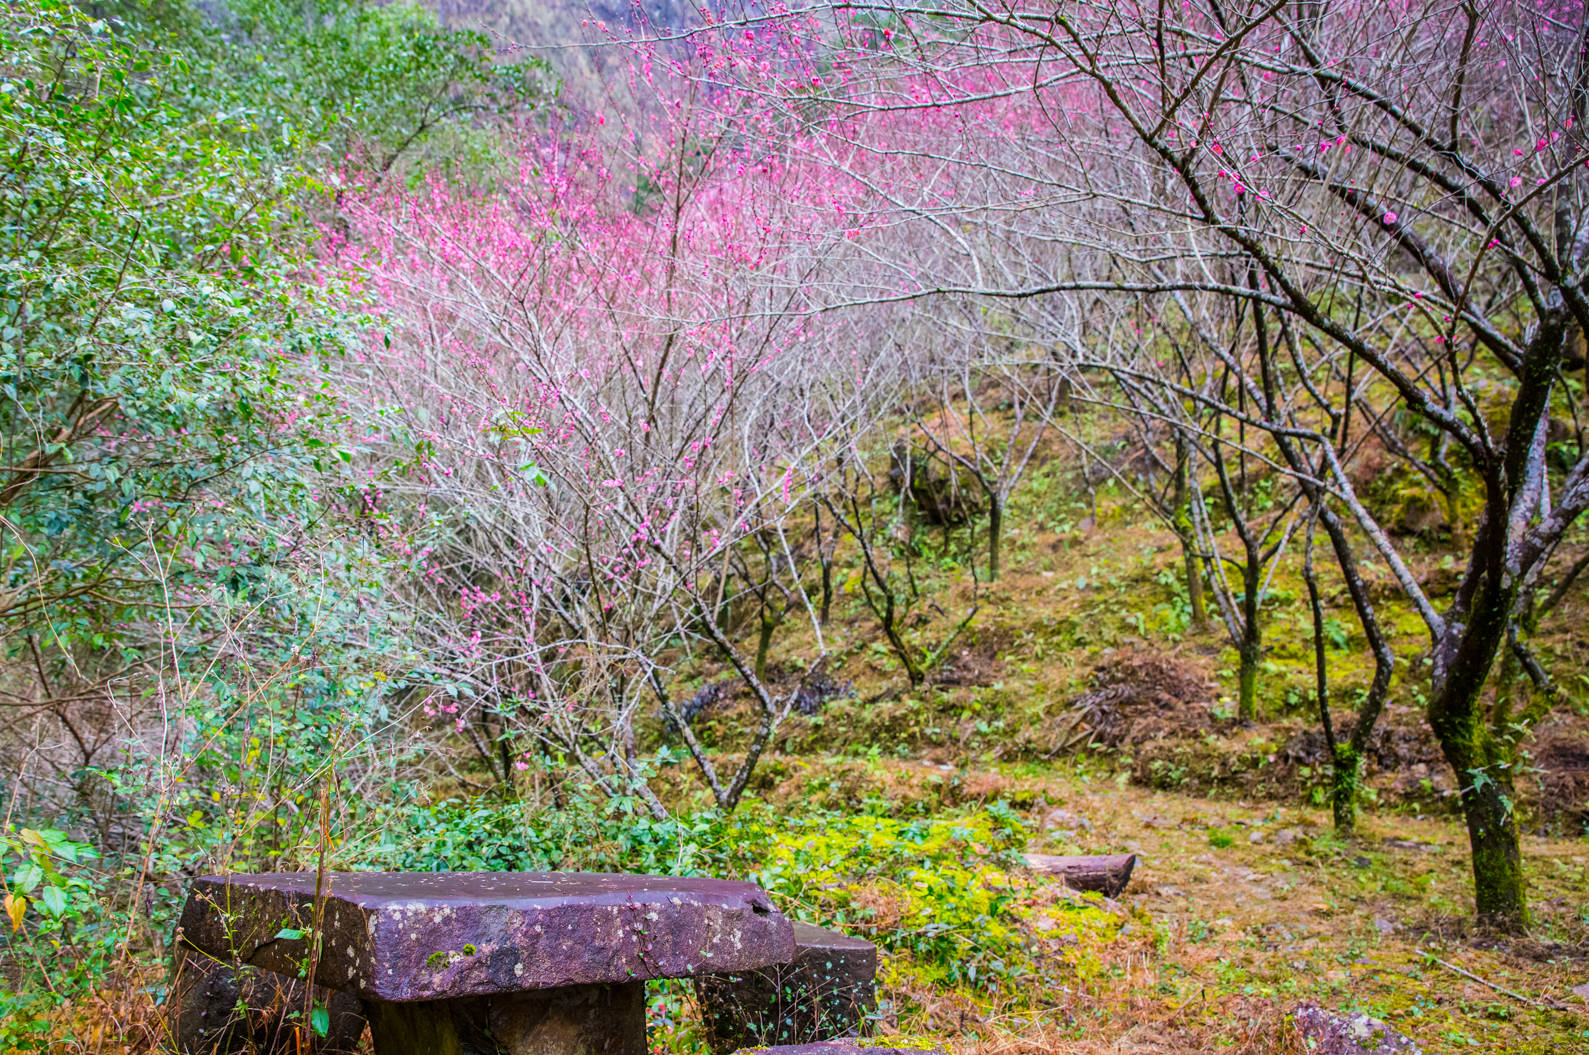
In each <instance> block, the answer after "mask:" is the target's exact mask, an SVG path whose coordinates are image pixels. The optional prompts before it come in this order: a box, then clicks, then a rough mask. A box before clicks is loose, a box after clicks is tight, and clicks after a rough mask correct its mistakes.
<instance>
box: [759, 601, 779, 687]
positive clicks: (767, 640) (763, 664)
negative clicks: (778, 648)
mask: <svg viewBox="0 0 1589 1055" xmlns="http://www.w3.org/2000/svg"><path fill="white" fill-rule="evenodd" d="M777 627H778V623H777V622H776V621H775V620H772V619H769V618H767V616H766V613H765V610H764V611H763V614H762V617H761V633H760V635H758V636H757V638H756V680H757V681H766V680H767V650H768V648H769V647H771V645H772V632H773V631H774V630H776V629H777Z"/></svg>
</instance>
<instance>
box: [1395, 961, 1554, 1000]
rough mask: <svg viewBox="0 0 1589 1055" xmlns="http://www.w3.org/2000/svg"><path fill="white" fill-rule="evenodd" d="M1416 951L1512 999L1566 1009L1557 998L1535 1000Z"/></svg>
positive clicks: (1447, 968) (1449, 969) (1452, 964)
mask: <svg viewBox="0 0 1589 1055" xmlns="http://www.w3.org/2000/svg"><path fill="white" fill-rule="evenodd" d="M1418 953H1419V955H1420V956H1423V957H1424V958H1425V959H1428V960H1433V961H1434V962H1435V963H1438V964H1439V965H1440V966H1441V967H1444V968H1445V969H1446V970H1448V971H1455V972H1456V973H1457V974H1460V975H1461V976H1462V977H1464V978H1466V979H1468V980H1469V981H1473V982H1478V983H1479V984H1480V985H1482V986H1485V987H1486V988H1489V989H1493V990H1495V991H1496V992H1497V993H1501V994H1504V995H1506V996H1509V997H1511V998H1512V999H1513V1000H1521V1001H1522V1002H1523V1003H1525V1004H1529V1005H1531V1006H1533V1007H1538V1008H1543V1009H1544V1010H1546V1011H1565V1010H1566V1009H1567V1008H1566V1005H1565V1004H1563V1003H1562V1002H1561V1001H1559V1000H1552V999H1551V998H1549V997H1546V998H1545V999H1544V1000H1535V999H1534V998H1533V997H1531V996H1524V995H1523V994H1522V993H1519V992H1517V991H1515V990H1512V989H1508V988H1506V987H1505V986H1504V985H1496V984H1495V983H1494V982H1491V981H1488V980H1486V979H1484V978H1480V977H1479V976H1478V975H1476V974H1474V973H1473V972H1472V971H1465V970H1463V969H1462V968H1460V967H1458V966H1457V965H1456V964H1454V963H1446V961H1444V960H1442V959H1441V958H1440V957H1438V956H1433V955H1430V954H1429V953H1427V952H1424V951H1423V950H1422V949H1419V950H1418Z"/></svg>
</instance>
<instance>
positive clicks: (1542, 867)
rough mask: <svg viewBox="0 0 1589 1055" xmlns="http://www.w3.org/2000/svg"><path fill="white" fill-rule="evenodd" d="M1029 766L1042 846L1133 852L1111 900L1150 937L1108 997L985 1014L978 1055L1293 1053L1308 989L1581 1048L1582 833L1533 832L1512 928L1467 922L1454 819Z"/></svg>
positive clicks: (1342, 1005) (1555, 1046)
mask: <svg viewBox="0 0 1589 1055" xmlns="http://www.w3.org/2000/svg"><path fill="white" fill-rule="evenodd" d="M1020 781H1021V783H1023V784H1026V785H1027V786H1029V787H1030V786H1032V785H1034V784H1035V785H1036V786H1038V787H1040V788H1041V789H1042V796H1043V799H1044V800H1045V801H1044V804H1043V805H1041V806H1040V807H1039V808H1038V809H1036V810H1034V811H1033V812H1034V814H1037V813H1043V816H1047V817H1049V825H1050V827H1049V831H1048V832H1047V833H1046V835H1045V836H1044V837H1043V838H1042V839H1034V840H1033V842H1032V844H1031V848H1032V849H1034V850H1055V851H1058V852H1077V851H1079V850H1081V849H1083V848H1084V849H1085V850H1087V851H1088V852H1097V853H1111V852H1114V853H1118V852H1132V853H1136V854H1137V855H1138V861H1139V863H1138V867H1137V870H1136V872H1135V874H1134V875H1133V877H1132V880H1131V883H1130V886H1129V887H1128V888H1127V890H1126V891H1125V892H1124V893H1123V894H1122V895H1121V897H1120V904H1121V906H1122V907H1123V908H1124V909H1125V911H1127V912H1128V913H1130V915H1131V917H1132V920H1133V921H1135V922H1138V923H1139V924H1140V925H1141V926H1143V927H1145V928H1147V929H1148V931H1149V932H1150V934H1151V936H1152V942H1151V948H1144V949H1143V950H1142V955H1141V958H1140V960H1138V961H1137V962H1136V964H1135V965H1132V966H1130V967H1128V969H1127V970H1126V971H1125V974H1124V977H1123V979H1122V981H1123V984H1122V985H1120V986H1119V987H1118V988H1117V989H1114V990H1113V991H1111V992H1110V993H1108V994H1107V995H1106V996H1105V998H1104V999H1103V1000H1101V1001H1099V1002H1098V1004H1097V1006H1092V1007H1085V1006H1082V1007H1073V1008H1070V1009H1067V1011H1066V1012H1065V1013H1064V1014H1062V1015H1061V1016H1059V1017H1057V1018H1056V1019H1053V1020H1047V1021H1045V1020H1042V1019H1039V1020H1037V1021H1032V1022H1024V1021H1023V1022H1019V1023H1015V1022H1011V1023H1003V1024H1001V1023H999V1022H997V1021H994V1022H992V1023H989V1026H991V1027H992V1030H991V1032H990V1033H989V1034H988V1035H987V1036H986V1037H984V1038H983V1039H982V1040H981V1041H980V1042H979V1043H978V1044H977V1045H976V1048H975V1050H977V1051H979V1052H987V1053H992V1052H1027V1051H1058V1052H1076V1053H1086V1052H1093V1051H1099V1052H1103V1051H1119V1052H1137V1051H1141V1052H1148V1051H1151V1052H1165V1053H1169V1052H1180V1051H1206V1050H1233V1051H1240V1050H1250V1051H1255V1052H1256V1051H1285V1050H1288V1049H1294V1050H1298V1051H1301V1050H1305V1048H1303V1047H1301V1046H1300V1041H1299V1040H1298V1039H1297V1038H1295V1037H1290V1036H1288V1033H1287V1028H1286V1026H1285V1025H1284V1022H1283V1016H1284V1014H1285V1013H1288V1012H1289V1011H1291V1010H1292V1009H1293V1008H1294V1007H1295V1006H1297V1005H1299V1004H1302V1003H1310V1002H1311V1003H1316V1004H1319V1005H1321V1006H1323V1007H1326V1008H1330V1009H1333V1010H1342V1011H1363V1012H1367V1013H1369V1014H1371V1015H1373V1016H1375V1017H1377V1018H1381V1019H1383V1020H1385V1021H1387V1022H1389V1023H1391V1024H1392V1025H1394V1026H1395V1027H1396V1028H1397V1029H1399V1030H1401V1031H1402V1032H1404V1033H1405V1034H1406V1035H1408V1036H1409V1037H1411V1038H1413V1039H1414V1040H1416V1041H1418V1042H1419V1043H1421V1044H1422V1045H1423V1046H1424V1048H1425V1050H1426V1051H1428V1052H1431V1053H1433V1052H1464V1051H1482V1052H1518V1053H1524V1052H1541V1053H1543V1052H1567V1051H1586V1052H1589V1000H1585V999H1583V998H1581V997H1579V996H1576V995H1574V994H1573V993H1572V992H1571V990H1572V989H1573V987H1575V986H1582V985H1584V984H1585V983H1586V982H1589V897H1586V892H1589V846H1586V845H1585V843H1584V841H1583V840H1581V839H1570V838H1529V839H1527V840H1526V846H1525V851H1524V852H1525V853H1526V855H1527V858H1528V861H1529V867H1530V887H1531V890H1530V893H1531V897H1532V907H1533V912H1534V926H1533V929H1532V931H1531V933H1530V936H1529V937H1527V938H1521V939H1517V938H1504V937H1499V936H1495V935H1489V934H1486V933H1484V932H1482V931H1478V930H1475V929H1474V928H1473V927H1472V926H1471V924H1470V922H1469V920H1470V918H1471V914H1470V910H1469V904H1470V900H1471V897H1472V886H1471V881H1470V880H1469V878H1468V875H1467V857H1466V852H1467V839H1466V833H1465V830H1464V829H1463V828H1462V827H1461V825H1460V824H1459V823H1458V822H1456V821H1455V820H1453V819H1451V818H1446V817H1440V818H1431V817H1424V818H1417V817H1405V816H1397V817H1394V818H1391V819H1388V820H1382V819H1380V818H1376V817H1373V816H1369V817H1366V818H1364V820H1363V822H1362V823H1361V825H1360V828H1359V831H1358V833H1357V835H1356V836H1355V837H1354V838H1352V839H1348V840H1343V839H1340V838H1338V837H1336V836H1335V835H1334V833H1333V830H1332V828H1331V827H1330V825H1329V820H1330V819H1329V816H1328V814H1327V813H1326V812H1323V811H1318V810H1313V809H1306V808H1297V807H1285V806H1277V805H1274V804H1267V803H1265V804H1254V803H1247V802H1241V801H1231V802H1224V801H1215V800H1211V799H1207V798H1199V797H1195V796H1189V795H1183V794H1178V793H1175V792H1166V791H1150V790H1145V789H1142V788H1138V787H1132V786H1130V785H1125V786H1121V784H1120V783H1119V782H1116V781H1113V780H1104V781H1099V780H1096V779H1092V780H1088V779H1084V778H1081V777H1077V776H1075V775H1070V774H1060V773H1054V774H1052V775H1038V774H1036V773H1033V772H1032V771H1031V770H1030V769H1027V770H1026V772H1025V774H1024V775H1023V776H1022V777H1021V778H1020ZM1049 804H1053V805H1049ZM1043 811H1046V812H1043ZM1034 820H1035V821H1037V823H1038V824H1039V825H1041V824H1042V823H1043V822H1042V818H1041V817H1039V816H1034ZM1128 930H1129V927H1128ZM1122 937H1123V938H1125V937H1127V936H1126V935H1123V936H1122ZM1100 1036H1102V1037H1108V1038H1109V1039H1107V1040H1100V1039H1096V1038H1098V1037H1100ZM1089 1038H1092V1039H1089Z"/></svg>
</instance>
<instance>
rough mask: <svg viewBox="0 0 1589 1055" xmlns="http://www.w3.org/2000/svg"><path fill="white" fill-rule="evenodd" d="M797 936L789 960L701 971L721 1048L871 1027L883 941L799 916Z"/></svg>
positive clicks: (699, 984) (702, 991) (700, 994)
mask: <svg viewBox="0 0 1589 1055" xmlns="http://www.w3.org/2000/svg"><path fill="white" fill-rule="evenodd" d="M794 942H795V952H794V958H793V959H792V960H791V961H790V962H789V963H785V964H777V965H775V966H771V967H763V968H761V969H759V970H753V971H738V972H733V973H725V974H708V975H701V976H699V977H697V978H696V979H695V993H696V996H697V998H698V999H699V1001H700V1005H701V1018H702V1020H703V1021H704V1023H705V1025H706V1032H707V1038H708V1040H709V1042H710V1043H711V1045H712V1051H713V1052H714V1053H715V1055H729V1053H731V1052H733V1051H735V1050H737V1049H739V1048H746V1047H755V1046H760V1045H768V1044H773V1045H776V1044H803V1043H807V1042H810V1041H826V1040H832V1039H835V1038H838V1037H853V1036H856V1035H858V1034H860V1033H861V1032H863V1031H864V1027H865V1025H866V1016H867V1015H869V1014H871V1013H872V1010H873V1008H874V1007H875V1006H876V1003H877V989H876V981H875V980H876V976H877V947H876V946H874V945H873V944H872V943H871V942H868V941H862V940H861V939H859V938H851V937H849V936H847V935H844V934H840V933H838V932H837V931H831V930H824V929H823V928H821V927H815V926H812V925H811V924H809V923H796V924H794Z"/></svg>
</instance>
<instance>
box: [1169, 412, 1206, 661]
mask: <svg viewBox="0 0 1589 1055" xmlns="http://www.w3.org/2000/svg"><path fill="white" fill-rule="evenodd" d="M1191 463H1192V459H1191V452H1190V451H1189V449H1188V446H1187V443H1186V437H1185V436H1183V435H1182V434H1181V433H1180V432H1179V431H1177V432H1176V434H1175V511H1174V517H1175V519H1174V523H1175V534H1176V536H1177V537H1178V538H1179V539H1180V540H1181V562H1182V564H1183V565H1184V567H1185V570H1186V599H1187V603H1188V604H1189V605H1190V607H1191V610H1192V616H1191V618H1192V629H1193V630H1202V629H1203V628H1204V627H1205V626H1206V625H1207V624H1208V602H1207V601H1206V600H1205V599H1204V598H1203V571H1202V568H1201V567H1199V562H1198V558H1197V531H1196V529H1195V528H1194V527H1193V526H1192V499H1191V488H1192V464H1191Z"/></svg>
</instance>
